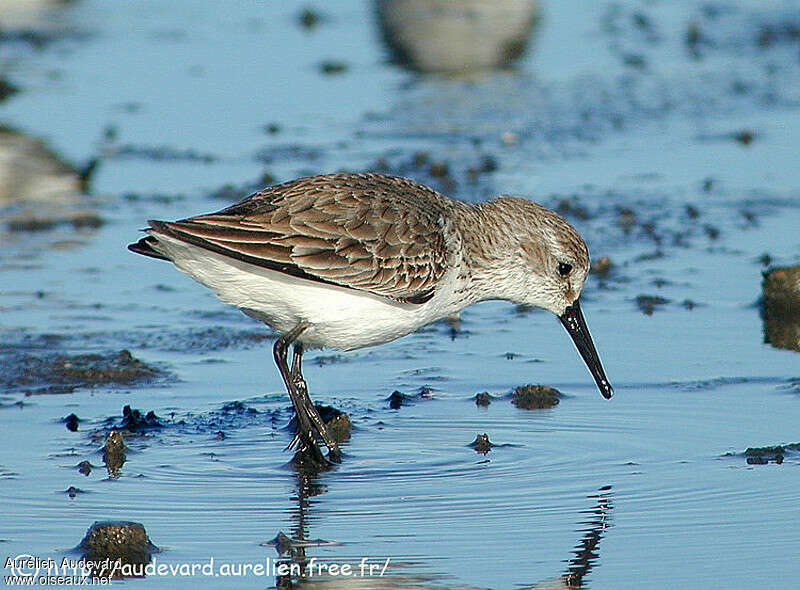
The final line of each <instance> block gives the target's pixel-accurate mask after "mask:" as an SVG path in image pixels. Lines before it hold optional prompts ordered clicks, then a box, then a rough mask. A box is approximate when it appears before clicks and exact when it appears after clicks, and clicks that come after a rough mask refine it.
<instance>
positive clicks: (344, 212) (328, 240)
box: [128, 174, 612, 460]
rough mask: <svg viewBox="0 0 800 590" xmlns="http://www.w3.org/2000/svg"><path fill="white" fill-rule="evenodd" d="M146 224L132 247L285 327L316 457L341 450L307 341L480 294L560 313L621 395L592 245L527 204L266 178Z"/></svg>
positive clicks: (401, 325)
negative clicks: (594, 280)
mask: <svg viewBox="0 0 800 590" xmlns="http://www.w3.org/2000/svg"><path fill="white" fill-rule="evenodd" d="M145 231H146V232H147V233H148V234H149V235H148V236H147V237H145V238H142V239H141V240H139V241H138V242H136V243H134V244H131V245H130V246H128V247H129V248H130V249H131V250H132V251H133V252H136V253H138V254H143V255H145V256H150V257H153V258H158V259H162V260H169V261H171V262H173V263H174V264H175V266H176V267H177V268H178V270H180V271H182V272H184V273H186V274H188V275H189V276H191V277H192V278H193V279H195V280H196V281H198V282H199V283H201V284H203V285H206V286H207V287H210V288H211V289H212V290H214V291H215V292H216V293H217V295H218V296H219V297H220V299H222V300H223V301H225V302H226V303H230V304H233V305H236V306H237V307H239V308H240V309H241V310H242V311H243V312H244V313H246V314H247V315H250V316H251V317H253V318H255V319H258V320H260V321H263V322H265V323H266V324H268V325H270V326H271V327H272V328H273V329H275V330H276V331H277V332H279V333H280V334H281V337H280V338H278V340H277V341H276V343H275V346H274V348H273V353H274V357H275V362H276V364H277V365H278V370H279V371H280V374H281V377H282V378H283V381H284V384H285V385H286V389H287V391H288V393H289V397H290V398H291V400H292V404H293V406H294V409H295V416H296V418H297V431H298V432H297V435H296V436H295V439H294V440H293V441H292V443H291V444H290V447H296V448H297V449H298V451H299V452H304V453H308V454H311V455H313V456H314V457H315V458H317V459H318V460H323V459H324V457H323V456H322V453H321V451H320V450H319V447H318V442H317V437H319V438H320V439H322V441H323V442H324V443H325V445H326V446H327V447H328V455H329V459H331V460H338V458H339V448H338V444H337V442H336V441H335V440H334V438H333V436H332V435H331V433H330V432H329V431H328V429H327V428H326V426H325V423H324V421H323V420H322V417H321V416H320V415H319V412H318V410H317V409H316V407H315V406H314V404H313V403H312V402H311V398H310V397H309V394H308V387H307V385H306V381H305V379H304V377H303V373H302V361H301V360H302V356H303V351H304V350H305V348H306V347H333V348H337V349H340V350H356V349H359V348H365V347H368V346H376V345H379V344H383V343H386V342H391V341H392V340H395V339H397V338H400V337H402V336H405V335H407V334H410V333H411V332H413V331H415V330H417V329H419V328H421V327H423V326H426V325H428V324H430V323H432V322H435V321H438V320H441V319H443V318H446V317H447V316H449V315H451V314H452V313H454V312H458V311H460V310H462V309H464V308H466V307H468V306H470V305H472V304H473V303H478V302H479V301H486V300H490V299H501V300H506V301H512V302H514V303H526V304H529V305H533V306H536V307H541V308H544V309H547V310H549V311H551V312H552V313H554V314H555V315H556V316H558V317H559V319H560V320H561V323H562V324H563V325H564V327H565V328H566V330H567V332H568V333H569V335H570V336H571V337H572V340H573V341H574V343H575V346H576V347H577V349H578V352H579V353H580V355H581V356H582V357H583V360H584V361H585V363H586V365H587V367H588V368H589V370H590V372H591V374H592V376H593V377H594V380H595V382H596V383H597V387H598V388H599V390H600V392H601V393H602V395H603V396H604V397H605V398H610V397H611V395H612V387H611V384H610V383H609V382H608V379H607V378H606V376H605V372H604V371H603V367H602V364H601V363H600V357H599V356H598V354H597V350H596V349H595V347H594V344H593V343H592V338H591V336H590V334H589V329H588V328H587V326H586V322H585V320H584V318H583V313H582V312H581V308H580V300H579V297H580V294H581V291H582V290H583V286H584V283H585V282H586V278H587V275H588V273H589V251H588V249H587V247H586V243H585V242H584V240H583V238H581V236H580V234H579V233H578V232H577V230H575V228H573V227H572V226H571V225H570V224H569V223H568V222H567V221H566V220H565V219H564V218H562V217H561V216H559V215H558V214H557V213H555V212H554V211H551V210H550V209H547V208H545V207H543V206H541V205H538V204H536V203H533V202H532V201H528V200H526V199H522V198H520V197H511V196H502V197H498V198H497V199H495V200H493V201H490V202H488V203H481V204H479V205H471V204H468V203H465V202H463V201H456V200H453V199H449V198H447V197H445V196H444V195H442V194H440V193H438V192H436V191H434V190H433V189H431V188H428V187H427V186H424V185H422V184H419V183H417V182H413V181H411V180H408V179H405V178H399V177H396V176H386V175H382V174H331V175H325V176H312V177H308V178H300V179H297V180H293V181H291V182H286V183H284V184H281V185H277V186H271V187H267V188H265V189H264V190H262V191H259V192H257V193H255V194H253V195H251V196H250V197H248V198H247V199H245V200H243V201H241V202H239V203H237V204H235V205H232V206H230V207H228V208H226V209H223V210H221V211H217V212H215V213H210V214H207V215H198V216H196V217H191V218H189V219H183V220H180V221H174V222H164V221H153V220H151V221H150V227H149V228H147V229H146V230H145ZM291 346H294V355H293V357H292V361H291V365H290V364H289V362H288V360H289V359H288V352H289V348H290V347H291Z"/></svg>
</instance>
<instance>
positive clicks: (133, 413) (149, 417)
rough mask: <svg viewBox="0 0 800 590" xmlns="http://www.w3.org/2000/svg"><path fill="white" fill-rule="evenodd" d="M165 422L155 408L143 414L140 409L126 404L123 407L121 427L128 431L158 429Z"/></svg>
mask: <svg viewBox="0 0 800 590" xmlns="http://www.w3.org/2000/svg"><path fill="white" fill-rule="evenodd" d="M163 427H164V424H163V423H162V422H161V419H160V418H159V417H158V416H156V414H155V412H153V410H150V411H149V412H147V414H142V412H141V411H140V410H137V409H135V408H131V407H130V406H125V407H124V408H122V423H121V425H120V428H121V429H122V430H124V431H126V432H142V431H144V430H157V429H159V428H163Z"/></svg>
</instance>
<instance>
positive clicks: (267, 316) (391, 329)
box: [152, 234, 462, 350]
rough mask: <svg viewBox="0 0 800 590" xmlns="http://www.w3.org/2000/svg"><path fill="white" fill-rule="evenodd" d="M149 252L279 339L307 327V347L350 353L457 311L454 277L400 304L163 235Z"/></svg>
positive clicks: (303, 335) (389, 339) (305, 340)
mask: <svg viewBox="0 0 800 590" xmlns="http://www.w3.org/2000/svg"><path fill="white" fill-rule="evenodd" d="M152 235H153V236H154V237H155V238H156V239H157V240H158V244H156V245H154V248H155V249H156V250H157V251H159V252H161V253H163V254H164V255H165V256H167V257H169V258H170V259H171V260H172V261H173V262H174V263H175V266H176V267H177V268H178V269H179V270H180V271H182V272H184V273H186V274H187V275H189V276H190V277H192V278H193V279H195V280H196V281H198V282H199V283H202V284H203V285H205V286H207V287H209V288H210V289H212V290H213V291H214V292H215V293H216V294H217V296H218V297H219V298H220V299H221V300H222V301H224V302H225V303H230V304H231V305H235V306H236V307H238V308H240V309H241V310H242V311H243V312H244V313H246V314H247V315H249V316H251V317H254V318H256V319H258V320H260V321H262V322H264V323H266V324H269V325H270V326H272V328H273V329H274V330H276V331H277V332H280V333H285V332H288V331H289V330H291V329H292V328H294V327H295V326H296V325H297V324H298V323H300V322H306V323H308V324H309V328H308V329H307V330H306V331H305V332H303V334H302V335H301V336H300V338H299V340H301V341H302V342H303V343H304V344H305V345H307V346H310V347H332V348H338V349H340V350H353V349H356V348H363V347H365V346H373V345H376V344H382V343H384V342H389V341H391V340H395V339H396V338H400V337H401V336H405V335H406V334H409V333H411V332H413V331H415V330H417V329H418V328H420V327H422V326H424V325H426V324H429V323H431V322H433V321H436V320H438V319H441V318H443V317H445V316H447V315H448V314H450V313H453V312H454V311H457V310H458V309H459V308H460V307H462V305H459V304H458V303H457V302H456V298H455V297H454V295H453V292H454V288H455V282H456V281H455V276H456V274H457V273H456V271H455V269H452V272H449V273H447V275H445V277H444V278H443V280H442V282H441V283H440V285H439V287H438V288H437V290H436V294H435V295H434V297H433V298H432V299H431V300H430V301H428V302H427V303H423V304H413V303H401V302H397V301H393V300H391V299H388V298H386V297H380V296H377V295H372V294H370V293H367V292H365V291H357V290H354V289H349V288H346V287H337V286H335V285H328V284H325V283H318V282H316V281H310V280H306V279H300V278H297V277H293V276H290V275H286V274H284V273H281V272H279V271H274V270H269V269H266V268H262V267H260V266H256V265H253V264H249V263H246V262H242V261H239V260H236V259H233V258H229V257H227V256H223V255H222V254H218V253H216V252H211V251H209V250H205V249H203V248H199V247H197V246H193V245H191V244H187V243H186V242H182V241H180V240H176V239H174V238H171V237H169V236H164V235H163V234H152Z"/></svg>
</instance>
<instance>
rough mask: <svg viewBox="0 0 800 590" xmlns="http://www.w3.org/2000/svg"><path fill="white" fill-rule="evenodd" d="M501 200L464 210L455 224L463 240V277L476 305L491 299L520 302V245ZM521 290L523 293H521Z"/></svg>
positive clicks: (458, 215)
mask: <svg viewBox="0 0 800 590" xmlns="http://www.w3.org/2000/svg"><path fill="white" fill-rule="evenodd" d="M504 213H505V211H503V210H502V208H500V207H498V204H497V201H490V202H488V203H481V204H479V205H465V206H464V207H460V208H459V210H458V212H457V215H456V216H455V225H456V229H457V231H458V234H459V236H460V239H461V240H462V243H463V246H462V251H463V257H462V260H461V261H460V262H461V269H462V272H461V278H462V280H463V282H464V286H465V287H466V288H467V289H468V290H469V291H470V292H471V293H473V294H474V297H475V302H477V301H484V300H487V299H505V300H509V301H519V300H521V298H522V297H523V296H524V292H522V285H521V284H520V285H519V287H518V288H517V287H516V283H515V281H514V280H513V276H514V275H515V274H517V273H519V268H518V264H519V262H520V261H519V260H516V259H517V258H518V253H519V243H518V240H516V239H515V236H514V234H513V232H511V231H509V227H510V225H512V224H513V221H512V220H509V219H506V215H505V214H504ZM518 290H519V292H517V291H518Z"/></svg>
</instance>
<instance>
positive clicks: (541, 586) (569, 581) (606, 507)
mask: <svg viewBox="0 0 800 590" xmlns="http://www.w3.org/2000/svg"><path fill="white" fill-rule="evenodd" d="M298 478H299V479H298V481H300V482H302V481H304V478H307V476H302V475H299V476H298ZM305 481H306V482H307V479H305ZM302 485H303V484H302V483H301V484H299V486H300V487H302ZM611 495H612V488H611V486H604V487H602V488H600V490H599V491H598V493H597V494H593V495H592V496H589V498H591V499H594V500H595V506H594V507H593V508H592V509H590V510H587V511H586V512H585V514H588V515H589V518H588V519H587V520H586V521H585V522H584V523H583V524H584V525H585V526H584V528H583V529H582V531H581V532H583V533H584V535H583V538H582V539H581V540H580V541H579V542H578V544H577V545H576V547H575V549H574V555H575V556H574V557H573V558H572V559H570V560H569V564H568V566H567V569H566V571H565V572H564V573H563V574H561V575H560V576H558V577H556V578H553V579H550V580H545V581H542V582H539V583H537V584H534V585H533V586H520V587H523V588H524V587H527V588H529V589H530V590H579V589H580V588H582V587H583V580H584V578H585V577H586V575H587V574H588V573H589V572H590V571H591V570H592V568H593V567H594V566H595V565H596V564H597V561H598V559H599V545H600V539H602V538H603V535H604V534H605V532H606V531H607V530H608V528H609V527H610V526H611V511H612V510H613V505H612V502H611ZM299 501H300V505H301V506H302V508H301V512H300V513H301V514H303V515H305V510H306V509H307V507H308V504H306V505H305V506H303V501H304V499H303V498H302V497H301V498H299ZM304 518H305V516H304ZM302 534H306V530H305V528H303V530H302ZM301 545H307V544H305V543H301ZM291 553H292V555H291V559H287V560H286V561H284V563H287V564H288V563H298V564H300V570H301V571H305V570H304V568H305V567H306V565H307V564H308V558H307V557H306V554H305V547H301V548H300V549H299V550H297V551H292V552H291ZM376 561H380V560H379V559H377V558H372V559H371V562H372V563H375V562H376ZM392 564H393V565H391V566H389V567H390V569H389V573H387V574H385V575H382V576H370V577H358V576H349V577H346V576H327V577H324V576H323V577H304V576H301V577H300V578H293V577H291V576H285V577H279V578H278V579H277V583H276V587H277V588H279V589H281V590H289V589H292V588H313V589H318V590H338V589H342V590H345V589H346V590H353V589H355V590H359V589H364V590H392V589H396V590H437V589H438V590H477V589H475V588H473V587H468V586H463V585H460V586H447V585H445V584H442V583H441V579H439V578H438V577H437V576H435V575H424V574H409V573H405V572H403V571H402V570H403V569H405V564H398V563H395V562H392ZM358 565H359V562H358V560H355V561H354V562H352V566H353V570H354V571H358Z"/></svg>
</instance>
